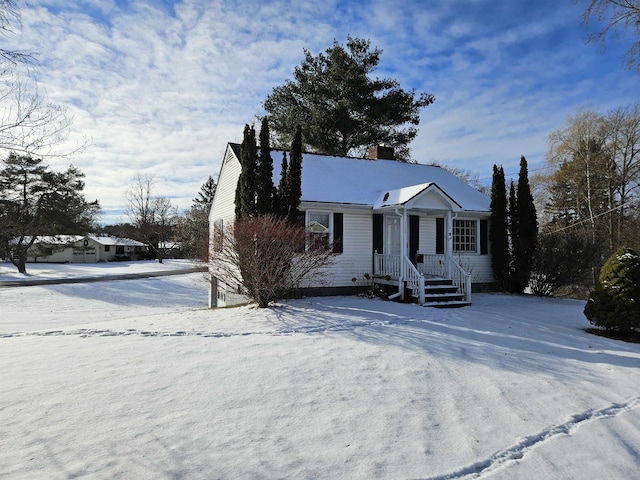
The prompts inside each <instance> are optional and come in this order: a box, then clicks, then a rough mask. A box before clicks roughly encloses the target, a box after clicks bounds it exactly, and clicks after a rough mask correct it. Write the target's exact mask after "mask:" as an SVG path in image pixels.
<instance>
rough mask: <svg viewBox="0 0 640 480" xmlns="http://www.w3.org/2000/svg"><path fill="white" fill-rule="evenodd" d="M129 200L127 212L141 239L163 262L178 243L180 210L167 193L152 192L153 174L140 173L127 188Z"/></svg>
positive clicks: (126, 195) (126, 194)
mask: <svg viewBox="0 0 640 480" xmlns="http://www.w3.org/2000/svg"><path fill="white" fill-rule="evenodd" d="M125 197H126V199H127V201H128V202H129V205H128V208H127V214H128V216H129V219H130V220H131V223H132V224H133V226H134V227H136V229H137V231H138V235H139V238H140V240H141V241H143V242H145V243H146V244H147V245H148V246H149V249H150V250H151V251H152V252H153V253H154V254H155V255H156V258H157V259H158V262H160V263H162V261H163V260H164V258H165V257H166V256H167V254H168V253H169V252H170V251H171V250H172V249H173V248H174V247H175V246H176V245H177V242H175V241H174V240H173V234H174V232H173V229H174V227H175V226H176V224H177V218H178V210H177V208H176V207H175V206H174V205H173V204H172V203H171V200H170V199H169V198H168V197H163V196H154V195H153V176H151V175H141V174H137V175H136V176H135V177H134V179H133V184H132V185H131V186H130V187H129V188H128V189H127V191H126V192H125Z"/></svg>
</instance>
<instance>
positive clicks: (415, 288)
mask: <svg viewBox="0 0 640 480" xmlns="http://www.w3.org/2000/svg"><path fill="white" fill-rule="evenodd" d="M403 260H404V261H403V262H402V267H403V268H402V269H403V273H404V275H403V277H404V280H405V281H406V282H407V288H408V289H409V290H411V291H412V292H413V295H414V296H416V294H417V297H418V302H419V303H420V304H423V303H424V276H423V275H422V274H421V273H420V272H419V271H418V269H417V268H416V267H415V266H414V265H413V263H411V261H410V260H409V259H408V258H407V257H406V256H404V258H403Z"/></svg>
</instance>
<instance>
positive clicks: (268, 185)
mask: <svg viewBox="0 0 640 480" xmlns="http://www.w3.org/2000/svg"><path fill="white" fill-rule="evenodd" d="M272 208H273V159H272V158H271V145H270V143H269V120H268V118H267V117H263V118H262V124H261V126H260V156H259V157H258V167H257V175H256V211H257V215H259V216H261V215H267V214H269V213H272V211H273V210H272Z"/></svg>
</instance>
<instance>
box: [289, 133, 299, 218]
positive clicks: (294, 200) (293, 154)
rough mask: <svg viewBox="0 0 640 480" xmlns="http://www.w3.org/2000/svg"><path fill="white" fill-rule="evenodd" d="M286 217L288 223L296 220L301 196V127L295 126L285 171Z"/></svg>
mask: <svg viewBox="0 0 640 480" xmlns="http://www.w3.org/2000/svg"><path fill="white" fill-rule="evenodd" d="M287 190H288V192H287V219H288V220H289V223H290V224H294V223H296V222H297V220H298V207H299V206H300V199H301V197H302V128H301V127H300V125H297V126H296V131H295V134H294V136H293V142H291V150H290V152H289V171H288V172H287Z"/></svg>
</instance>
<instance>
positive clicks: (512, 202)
mask: <svg viewBox="0 0 640 480" xmlns="http://www.w3.org/2000/svg"><path fill="white" fill-rule="evenodd" d="M518 220H519V218H518V202H517V201H516V185H515V184H514V183H513V180H511V182H510V185H509V218H508V222H507V223H508V225H509V247H510V251H511V258H510V265H509V269H510V272H511V273H510V278H511V284H510V285H509V290H510V291H512V292H516V291H517V289H516V287H515V285H514V279H513V275H514V270H515V265H514V251H513V245H514V243H515V242H516V240H517V238H518V236H519V233H518V231H519V229H518Z"/></svg>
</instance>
